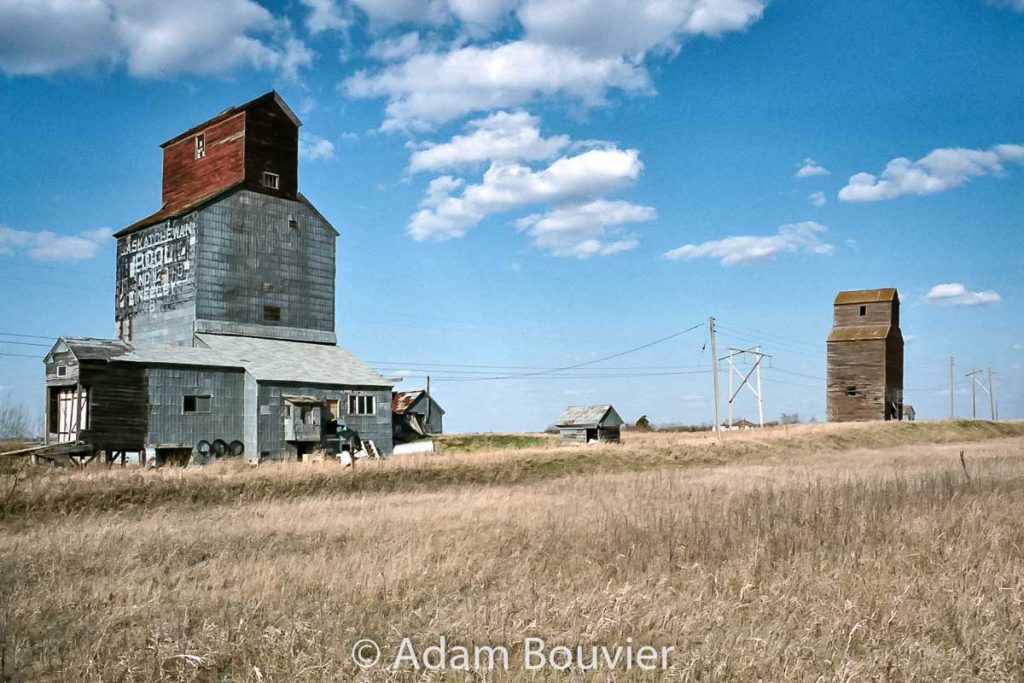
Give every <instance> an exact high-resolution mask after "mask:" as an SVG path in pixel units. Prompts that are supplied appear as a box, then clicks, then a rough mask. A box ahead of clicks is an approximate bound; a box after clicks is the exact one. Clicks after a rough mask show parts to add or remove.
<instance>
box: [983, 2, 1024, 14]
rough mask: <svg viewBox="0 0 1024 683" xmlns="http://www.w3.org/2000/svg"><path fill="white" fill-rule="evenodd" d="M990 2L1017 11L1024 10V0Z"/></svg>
mask: <svg viewBox="0 0 1024 683" xmlns="http://www.w3.org/2000/svg"><path fill="white" fill-rule="evenodd" d="M988 4H990V5H993V6H995V7H1002V8H1004V9H1009V10H1013V11H1015V12H1024V0H989V3H988Z"/></svg>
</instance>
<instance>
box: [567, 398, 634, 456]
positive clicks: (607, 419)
mask: <svg viewBox="0 0 1024 683" xmlns="http://www.w3.org/2000/svg"><path fill="white" fill-rule="evenodd" d="M622 424H623V421H622V418H621V417H620V416H619V414H618V413H617V412H615V408H613V407H612V406H610V405H594V406H569V407H568V408H566V410H565V413H564V414H563V415H562V418H561V419H560V420H559V421H558V424H557V425H555V426H556V427H558V441H559V443H561V444H562V445H567V444H578V445H580V446H584V445H586V444H588V443H594V442H601V443H619V442H620V441H621V438H620V430H621V428H622Z"/></svg>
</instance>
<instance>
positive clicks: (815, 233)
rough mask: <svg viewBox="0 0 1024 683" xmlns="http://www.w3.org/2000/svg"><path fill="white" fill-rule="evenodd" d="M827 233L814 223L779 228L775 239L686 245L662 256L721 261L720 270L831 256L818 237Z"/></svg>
mask: <svg viewBox="0 0 1024 683" xmlns="http://www.w3.org/2000/svg"><path fill="white" fill-rule="evenodd" d="M827 231H828V228H826V227H825V226H824V225H822V224H820V223H815V222H813V221H805V222H803V223H792V224H788V225H783V226H780V227H779V232H778V234H776V235H764V236H758V235H736V236H732V237H725V238H723V239H719V240H711V241H709V242H703V243H701V244H687V245H684V246H682V247H679V248H677V249H673V250H671V251H668V252H666V253H665V258H668V259H672V260H693V259H698V258H716V259H720V260H721V263H722V265H723V266H734V265H736V264H739V263H750V262H752V261H761V260H764V259H768V258H774V257H775V256H776V255H778V254H783V253H806V254H831V253H832V252H833V251H834V248H833V246H832V245H831V244H828V243H826V242H823V241H822V240H821V238H820V235H822V234H824V233H825V232H827Z"/></svg>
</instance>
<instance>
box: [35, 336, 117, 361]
mask: <svg viewBox="0 0 1024 683" xmlns="http://www.w3.org/2000/svg"><path fill="white" fill-rule="evenodd" d="M60 341H63V342H64V343H65V344H66V345H67V347H68V349H69V350H70V351H71V353H73V354H75V358H77V359H78V360H110V359H111V358H113V357H115V356H120V355H121V354H124V353H127V352H128V351H129V350H131V347H130V346H128V344H126V343H124V342H123V341H121V340H120V339H95V338H93V337H61V338H60V340H59V341H58V342H57V345H55V346H54V350H56V349H57V346H58V345H59V344H60ZM47 357H49V356H47Z"/></svg>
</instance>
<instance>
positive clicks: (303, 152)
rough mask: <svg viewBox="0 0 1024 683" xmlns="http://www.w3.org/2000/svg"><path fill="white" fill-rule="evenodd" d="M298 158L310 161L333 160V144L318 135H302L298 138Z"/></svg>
mask: <svg viewBox="0 0 1024 683" xmlns="http://www.w3.org/2000/svg"><path fill="white" fill-rule="evenodd" d="M299 157H300V158H303V159H308V160H310V161H317V160H319V159H333V158H334V143H333V142H331V141H330V140H328V139H326V138H322V137H320V136H319V135H313V134H312V133H303V134H302V135H301V136H300V137H299Z"/></svg>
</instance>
